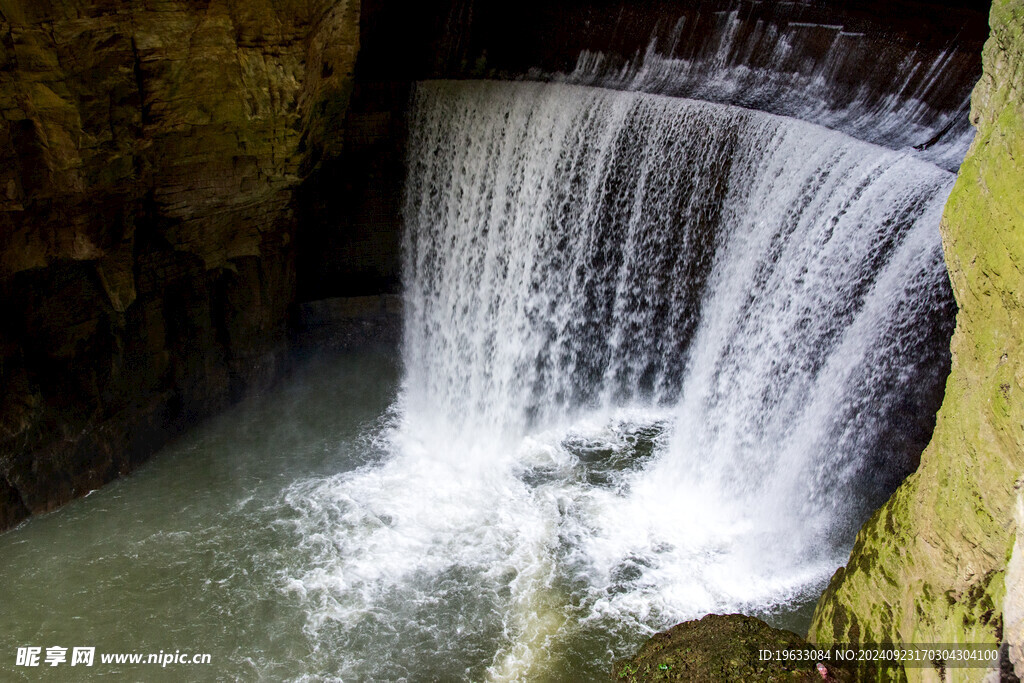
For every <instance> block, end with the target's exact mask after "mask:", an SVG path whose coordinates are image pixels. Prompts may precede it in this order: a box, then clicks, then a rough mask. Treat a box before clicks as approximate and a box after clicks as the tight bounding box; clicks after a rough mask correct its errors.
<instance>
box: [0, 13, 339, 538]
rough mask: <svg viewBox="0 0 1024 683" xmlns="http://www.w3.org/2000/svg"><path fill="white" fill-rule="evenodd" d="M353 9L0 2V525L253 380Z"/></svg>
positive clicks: (280, 301) (260, 368) (281, 318)
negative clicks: (298, 191)
mask: <svg viewBox="0 0 1024 683" xmlns="http://www.w3.org/2000/svg"><path fill="white" fill-rule="evenodd" d="M358 23H359V6H358V2H356V0H273V1H271V0H191V1H189V0H139V1H132V2H129V1H128V0H94V1H92V2H79V1H77V0H2V1H0V115H2V124H0V156H2V158H3V163H2V164H0V315H2V320H3V324H2V326H0V529H2V528H5V527H7V526H9V525H11V524H12V523H16V522H17V521H18V520H20V519H22V518H24V517H25V516H26V515H27V514H28V513H35V512H42V511H46V510H50V509H52V508H54V507H56V506H57V505H60V504H62V503H64V502H66V501H67V500H69V499H71V498H73V497H75V496H77V495H81V494H84V493H86V492H87V491H88V490H90V489H92V488H95V487H96V486H99V485H100V484H102V483H104V482H106V481H109V480H110V479H112V478H114V477H116V476H118V474H120V473H123V472H125V471H127V470H128V469H130V468H131V467H132V466H133V465H134V464H135V463H136V462H137V461H138V460H139V459H141V458H143V457H145V456H146V455H148V454H149V453H150V452H152V450H153V449H154V448H155V447H156V446H158V445H159V444H160V443H162V442H163V441H164V440H166V438H167V437H168V436H170V435H171V434H173V433H174V432H175V431H177V430H178V429H180V428H181V427H182V426H183V425H185V424H187V423H188V422H189V421H190V420H193V419H195V418H196V417H199V416H202V415H204V414H208V413H209V412H211V411H213V410H216V409H217V408H219V407H221V406H223V405H225V404H226V403H228V402H229V401H231V400H232V399H233V398H235V397H237V396H238V395H239V394H240V393H241V392H242V391H244V390H245V389H247V388H249V387H252V386H256V385H259V384H260V383H263V382H266V381H268V380H269V379H270V378H272V377H273V376H274V375H275V373H276V372H277V370H278V369H279V366H280V364H281V361H282V358H283V351H284V348H285V339H286V336H285V321H286V316H287V309H288V307H289V306H290V305H291V303H292V302H293V300H294V290H295V284H294V282H295V274H294V256H293V238H294V232H295V221H294V218H293V207H292V201H293V191H294V189H295V188H296V187H297V185H298V183H299V182H300V179H301V177H302V175H303V174H305V173H308V172H310V171H312V170H313V169H315V168H316V167H317V166H318V165H319V164H320V163H321V161H322V160H323V159H324V158H327V157H330V156H332V155H336V154H337V153H338V144H337V143H336V142H334V141H335V140H341V139H342V137H341V136H340V135H338V134H337V133H338V130H337V129H338V128H339V127H340V125H341V123H342V121H343V116H344V112H345V109H346V107H347V101H348V96H349V92H350V90H351V81H352V72H353V68H354V62H355V56H356V52H357V50H358V42H359V34H358Z"/></svg>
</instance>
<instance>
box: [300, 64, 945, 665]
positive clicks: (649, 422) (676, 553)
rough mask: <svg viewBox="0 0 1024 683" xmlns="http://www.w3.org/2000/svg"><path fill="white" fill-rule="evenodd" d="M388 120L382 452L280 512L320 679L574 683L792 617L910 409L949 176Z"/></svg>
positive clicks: (465, 112)
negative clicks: (734, 620)
mask: <svg viewBox="0 0 1024 683" xmlns="http://www.w3.org/2000/svg"><path fill="white" fill-rule="evenodd" d="M411 122H412V125H411V131H410V140H409V168H408V181H407V204H406V208H405V219H406V243H405V249H404V258H405V264H404V277H405V341H404V346H403V359H404V365H405V368H404V373H405V376H404V380H403V386H402V392H401V397H400V399H399V400H398V402H397V403H396V405H395V407H394V410H393V414H392V423H391V426H390V427H389V428H388V429H386V430H384V432H383V433H382V435H381V437H380V438H381V443H382V444H383V449H384V450H385V451H387V452H389V453H390V455H389V456H388V457H386V458H384V459H383V460H381V461H380V462H376V463H374V464H370V465H367V466H365V467H363V468H361V469H359V470H356V471H355V472H350V473H346V474H342V475H338V476H335V477H331V478H327V479H314V480H308V481H304V482H301V483H299V484H296V485H294V486H292V487H291V488H289V489H288V490H287V492H286V494H285V496H284V498H283V500H282V501H281V504H282V505H283V506H284V507H285V508H287V510H288V511H287V512H286V513H284V517H285V518H287V519H290V520H292V522H291V523H292V524H293V525H294V528H295V530H296V532H297V535H298V536H297V537H298V538H299V543H300V546H301V548H302V549H303V552H304V556H303V558H302V562H301V563H300V565H299V568H296V569H294V570H292V571H290V572H288V573H287V575H286V576H284V577H283V578H282V580H283V582H284V584H285V585H286V586H287V587H288V590H290V591H292V592H293V593H294V594H295V595H297V596H298V597H299V599H300V600H302V601H303V602H304V604H305V605H306V607H307V609H308V611H309V614H310V618H309V622H308V624H307V630H308V632H309V634H310V636H311V637H312V638H313V639H314V640H315V641H316V642H318V643H321V646H322V648H323V649H324V650H325V651H330V652H331V653H332V654H331V656H332V657H333V658H335V660H336V667H335V668H336V669H337V670H338V671H339V673H340V674H342V675H349V676H355V677H362V678H366V677H370V678H399V677H401V676H415V677H417V678H431V677H452V676H465V677H466V678H479V677H482V676H489V677H491V678H497V679H504V678H516V677H529V678H537V677H553V678H560V677H566V676H570V677H571V676H576V677H580V676H588V675H591V676H592V675H600V674H603V673H604V672H606V671H607V669H608V666H609V662H610V660H611V658H612V657H613V656H619V655H622V654H624V653H626V652H627V651H628V650H629V649H630V648H631V647H633V646H635V644H636V643H637V642H638V640H639V639H640V638H642V637H643V636H644V635H645V634H648V633H650V632H651V631H652V630H653V629H658V628H662V627H665V626H668V625H670V624H672V623H674V622H676V621H679V620H683V619H686V618H693V617H698V616H701V615H703V614H706V613H708V612H720V611H735V610H744V611H754V612H759V613H768V612H771V611H773V610H778V609H784V608H785V606H786V605H789V604H791V603H793V602H794V601H799V600H800V599H802V598H804V599H805V598H806V597H807V596H808V595H812V594H813V591H814V590H816V589H817V590H820V588H821V586H822V584H823V582H824V581H825V580H826V579H827V577H828V576H829V575H830V574H831V572H832V571H833V570H834V569H835V567H836V566H838V565H839V564H841V563H842V561H843V559H844V557H845V553H846V551H847V550H848V545H846V544H848V543H849V540H850V535H849V534H850V531H851V529H852V528H853V527H854V525H855V524H857V523H859V522H860V521H862V514H863V511H864V509H865V507H866V506H870V505H872V504H875V503H877V502H878V500H879V497H880V496H884V495H886V494H887V493H888V491H889V490H891V486H892V485H893V483H894V482H895V481H898V479H899V478H900V477H901V476H903V475H905V474H906V472H907V471H908V469H909V468H911V467H912V466H913V463H912V462H909V458H910V455H909V454H911V453H912V452H913V448H914V447H915V445H916V447H917V448H918V449H920V442H921V441H922V440H923V439H926V438H927V435H928V430H929V425H927V424H920V422H922V421H923V422H924V423H927V421H928V419H927V418H925V419H924V420H922V419H921V418H920V416H921V415H926V416H927V415H933V414H934V410H935V408H936V407H937V404H936V396H937V394H938V393H940V392H941V384H942V380H943V376H944V372H945V370H946V364H947V363H948V358H947V356H946V354H945V352H944V348H945V347H946V344H947V342H948V337H949V334H950V333H951V318H952V305H953V304H952V298H951V295H950V292H949V287H948V283H947V280H946V274H945V268H944V264H943V262H942V255H941V246H940V242H939V235H938V221H939V215H940V212H941V208H942V205H943V203H944V201H945V198H946V196H947V194H948V192H949V190H950V188H951V185H952V181H953V176H952V175H951V174H950V173H948V172H946V171H944V170H942V169H939V168H937V167H936V166H933V165H931V164H928V163H925V162H923V161H920V160H918V159H916V158H914V157H913V156H912V155H910V154H907V153H903V152H894V151H891V150H887V149H883V148H881V147H876V146H873V145H870V144H866V143H863V142H859V141H857V140H854V139H852V138H849V137H847V136H845V135H843V134H841V133H837V132H834V131H830V130H827V129H825V128H821V127H818V126H815V125H811V124H808V123H804V122H800V121H796V120H792V119H786V118H782V117H778V116H772V115H769V114H763V113H759V112H754V111H749V110H744V109H739V108H735V107H728V106H723V105H718V104H709V103H705V102H696V101H690V100H680V99H673V98H668V97H661V96H655V95H649V94H637V93H625V92H617V91H611V90H598V89H593V88H585V87H579V86H569V85H541V84H526V83H520V84H508V83H505V84H501V83H487V82H467V83H445V82H437V83H426V84H421V85H420V86H419V87H418V89H417V94H416V97H415V101H414V105H413V109H412V116H411ZM929 411H930V412H929ZM908 416H910V417H908ZM918 452H919V450H918Z"/></svg>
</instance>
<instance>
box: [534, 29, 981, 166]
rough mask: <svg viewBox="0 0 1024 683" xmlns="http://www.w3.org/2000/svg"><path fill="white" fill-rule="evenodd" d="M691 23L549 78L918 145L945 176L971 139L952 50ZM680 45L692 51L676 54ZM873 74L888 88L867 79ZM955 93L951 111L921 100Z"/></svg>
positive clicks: (897, 145)
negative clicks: (630, 52) (641, 47)
mask: <svg viewBox="0 0 1024 683" xmlns="http://www.w3.org/2000/svg"><path fill="white" fill-rule="evenodd" d="M700 19H701V17H700V16H699V15H696V16H694V17H692V18H691V19H690V22H689V25H688V22H687V20H686V19H685V18H682V19H680V20H679V21H678V22H677V23H676V25H675V27H674V29H673V30H672V31H671V34H670V36H669V37H668V40H661V41H659V39H658V38H657V37H654V38H652V40H651V42H650V44H649V45H648V47H647V50H646V51H644V52H643V53H642V54H638V55H636V56H635V57H634V58H633V59H631V60H628V61H623V60H621V59H618V58H615V57H613V56H608V55H605V54H603V53H601V52H596V51H584V52H583V53H582V54H581V55H580V57H579V60H578V62H577V64H576V68H575V69H574V70H573V71H572V72H571V73H568V74H558V75H555V76H554V78H556V79H558V80H564V81H566V82H569V83H575V84H581V85H598V86H601V87H604V88H615V89H625V90H636V91H641V92H648V93H656V94H665V95H672V96H676V97H689V98H693V99H697V100H704V101H710V102H719V103H723V104H734V105H739V106H743V107H749V108H752V109H759V110H762V111H767V112H770V113H773V114H781V115H784V116H789V117H793V118H798V119H800V120H802V121H809V122H811V123H816V124H819V125H822V126H826V127H828V128H832V129H834V130H838V131H842V132H844V133H847V134H849V135H852V136H854V137H856V138H858V139H861V140H868V141H871V142H874V143H877V144H880V145H885V146H887V147H890V148H893V149H902V148H908V149H909V148H913V147H918V146H920V147H927V148H926V149H923V150H922V151H921V152H920V153H919V155H920V156H921V157H922V158H923V159H925V160H927V161H930V162H932V163H935V164H938V165H940V166H942V167H943V168H946V169H951V170H955V169H956V168H957V167H959V165H960V162H961V161H962V160H963V158H964V154H965V153H966V152H967V148H968V147H969V146H970V144H971V140H973V138H974V129H973V128H972V127H971V125H970V123H969V121H968V116H967V114H968V110H969V104H970V102H969V95H970V93H969V91H968V90H965V89H964V85H963V84H967V85H968V86H969V85H970V84H971V83H973V81H974V79H976V78H977V75H976V74H967V75H965V74H964V73H963V71H962V69H963V66H962V65H961V64H960V63H959V62H958V60H957V53H956V50H955V48H954V47H952V46H951V47H950V48H949V49H948V50H945V51H941V52H937V53H936V52H929V51H924V50H908V51H907V52H906V53H902V54H900V53H895V52H890V51H889V50H887V49H885V48H884V47H882V43H881V42H880V41H878V40H872V37H871V36H867V35H865V34H863V33H858V32H852V31H847V30H844V28H843V27H842V26H832V25H822V24H813V23H799V22H788V23H782V24H779V23H774V22H771V21H758V22H756V23H753V22H750V21H749V20H748V19H744V17H743V16H742V13H741V12H740V11H739V10H733V11H727V12H716V13H714V15H713V21H711V22H710V23H711V24H712V26H713V27H714V28H713V30H711V31H708V30H707V28H706V27H704V28H700V27H699V26H701V24H700V21H699V20H700ZM751 24H752V25H751ZM704 31H706V32H704ZM680 45H686V46H690V47H693V46H696V49H695V51H694V52H693V53H692V54H690V55H689V56H686V57H679V56H676V55H675V53H676V52H677V51H678V49H679V46H680ZM822 45H827V47H826V48H825V49H821V46H822ZM894 55H895V56H894ZM851 72H853V73H851ZM876 72H877V73H876ZM879 74H886V78H888V79H889V81H890V82H888V83H882V82H875V83H872V82H871V79H872V78H874V79H875V80H876V81H881V78H880V77H879ZM854 78H859V79H863V80H859V81H858V82H853V83H851V82H850V81H851V80H853V79H854ZM958 91H963V94H962V101H961V104H960V106H959V108H957V107H953V108H951V109H942V108H939V107H937V106H935V105H934V104H929V103H930V102H935V101H936V98H937V97H942V96H944V95H945V94H947V93H955V92H958Z"/></svg>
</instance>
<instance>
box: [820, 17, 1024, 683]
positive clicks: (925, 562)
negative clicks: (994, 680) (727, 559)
mask: <svg viewBox="0 0 1024 683" xmlns="http://www.w3.org/2000/svg"><path fill="white" fill-rule="evenodd" d="M991 27H992V34H991V37H990V39H989V41H988V42H987V44H986V47H985V51H984V69H985V73H984V76H983V78H982V80H981V82H980V83H979V84H978V86H977V88H976V90H975V92H974V96H973V101H972V121H973V123H974V125H975V126H976V127H977V129H978V132H977V137H976V138H975V141H974V144H973V146H972V148H971V151H970V152H969V154H968V156H967V159H966V160H965V161H964V164H963V166H962V167H961V170H960V176H959V178H958V180H957V183H956V187H955V188H954V190H953V194H952V196H951V197H950V199H949V203H948V205H947V207H946V211H945V215H944V217H943V222H942V233H943V240H944V245H945V251H946V261H947V263H948V266H949V271H950V276H951V278H952V282H953V288H954V291H955V294H956V299H957V303H958V304H959V307H960V310H959V314H958V316H957V328H956V333H955V335H954V338H953V342H952V351H953V366H952V373H951V375H950V377H949V380H948V383H947V387H946V396H945V400H944V403H943V406H942V409H941V411H940V413H939V416H938V421H937V425H936V429H935V434H934V437H933V440H932V442H931V444H930V445H929V446H928V448H927V450H926V451H925V453H924V455H923V456H922V458H921V466H920V468H919V469H918V471H917V472H916V473H915V474H913V475H912V476H911V477H910V478H909V479H908V480H907V481H906V482H905V483H904V484H903V485H902V486H901V487H900V489H899V490H898V491H897V492H896V493H895V495H893V497H892V499H890V500H889V502H888V503H886V505H885V506H883V507H882V508H881V509H880V510H879V511H878V512H877V513H876V514H875V515H874V516H873V517H872V518H871V520H870V521H869V522H868V523H867V524H865V525H864V527H863V528H862V529H861V531H860V533H859V535H858V537H857V541H856V545H855V547H854V549H853V552H852V554H851V556H850V561H849V564H848V565H847V566H846V567H845V568H843V569H840V570H839V571H838V572H837V573H836V575H835V576H834V577H833V579H832V582H831V584H830V585H829V587H828V589H827V590H826V591H825V593H824V595H823V596H822V598H821V600H820V602H819V603H818V606H817V609H816V611H815V615H814V620H813V624H812V626H811V630H810V638H811V640H813V641H815V642H817V643H819V644H828V643H833V642H851V641H852V642H872V641H873V642H885V641H891V642H900V641H902V642H919V643H957V642H960V643H963V642H975V643H991V644H994V643H999V642H1000V640H1001V639H1002V638H1003V633H1002V605H1003V599H1004V595H1005V585H1006V584H1005V581H1004V571H1005V569H1006V566H1007V562H1008V559H1009V557H1010V554H1011V550H1012V547H1013V542H1014V537H1015V522H1014V515H1013V507H1014V502H1015V492H1014V483H1015V481H1017V479H1018V478H1019V477H1020V476H1021V474H1022V473H1024V2H1022V1H1021V0H996V1H995V2H994V3H993V5H992V13H991ZM906 674H907V676H908V677H909V678H910V679H911V680H918V679H923V678H926V677H928V676H931V675H934V674H935V672H934V671H930V670H927V669H913V670H911V669H908V670H907V672H906ZM961 674H962V675H963V676H964V677H965V678H966V679H968V680H970V679H980V678H981V677H982V676H983V675H984V672H983V671H980V670H977V669H975V670H961Z"/></svg>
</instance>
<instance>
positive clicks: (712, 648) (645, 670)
mask: <svg viewBox="0 0 1024 683" xmlns="http://www.w3.org/2000/svg"><path fill="white" fill-rule="evenodd" d="M810 650H812V648H811V647H810V645H808V643H807V641H805V640H804V639H803V638H801V637H800V636H798V635H797V634H795V633H793V632H791V631H783V630H781V629H777V628H772V627H771V626H769V625H768V624H766V623H764V622H763V621H761V620H760V619H755V618H754V617H747V616H743V615H740V614H731V615H718V614H711V615H708V616H706V617H704V618H703V619H701V620H699V621H687V622H685V623H682V624H679V625H678V626H674V627H672V628H671V629H669V630H668V631H665V632H663V633H658V634H656V635H654V636H653V637H652V638H651V639H650V640H648V641H647V642H646V643H644V645H643V647H641V648H640V651H639V652H638V653H637V654H636V656H635V657H633V658H632V659H629V660H626V661H622V662H618V663H617V664H616V665H615V671H614V677H615V679H616V680H619V681H627V682H628V683H639V682H640V681H688V682H693V683H698V682H702V681H715V682H716V683H717V682H728V681H737V682H738V681H744V682H749V681H764V682H769V681H779V682H781V681H787V682H794V683H795V682H805V681H807V682H809V681H822V680H826V681H849V680H852V678H851V677H850V674H849V673H848V672H847V671H846V670H844V669H843V668H841V667H839V666H837V665H834V664H832V663H831V662H828V661H823V662H819V661H818V660H816V659H811V660H807V661H802V660H801V659H800V658H799V657H798V656H793V655H794V654H795V653H796V652H798V651H803V652H806V651H810ZM780 652H785V653H787V654H784V655H782V656H779V653H780ZM764 653H768V654H764ZM769 655H770V656H769ZM819 664H820V665H821V667H823V668H822V669H819Z"/></svg>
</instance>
